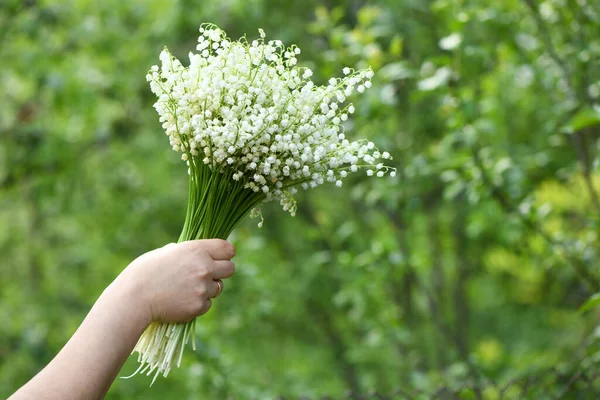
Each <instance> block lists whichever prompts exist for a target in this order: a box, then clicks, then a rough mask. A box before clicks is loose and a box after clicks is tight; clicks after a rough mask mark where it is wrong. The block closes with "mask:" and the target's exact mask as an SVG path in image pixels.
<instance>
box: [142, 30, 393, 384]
mask: <svg viewBox="0 0 600 400" xmlns="http://www.w3.org/2000/svg"><path fill="white" fill-rule="evenodd" d="M259 32H260V37H259V38H258V39H257V40H254V41H252V42H251V43H250V42H248V41H247V40H246V38H245V37H244V38H241V39H240V40H238V41H232V40H230V39H229V38H227V36H226V35H225V33H224V32H223V31H222V30H221V29H219V28H218V27H217V26H215V25H212V24H204V25H202V26H201V27H200V37H199V38H198V45H197V47H196V49H197V53H190V55H189V66H187V67H186V66H183V65H182V64H181V62H180V61H179V60H178V59H176V58H175V57H173V55H171V54H170V53H169V51H168V50H166V49H165V50H163V51H162V53H161V54H160V61H161V66H160V67H159V66H153V67H152V69H151V70H150V71H149V73H148V75H147V80H148V82H150V88H151V90H152V92H153V93H154V94H156V96H157V97H158V100H157V102H156V103H155V105H154V107H155V108H156V111H157V112H158V114H159V116H160V122H161V123H162V127H163V128H164V130H165V132H166V134H167V136H168V137H169V142H170V144H171V146H172V147H173V150H175V151H177V152H180V153H181V159H182V160H183V161H185V162H186V164H187V165H188V167H189V169H188V174H189V199H188V207H187V214H186V218H185V224H184V226H183V231H182V233H181V236H180V238H179V241H185V240H193V239H206V238H222V239H226V238H227V237H228V236H229V234H230V233H231V232H232V231H233V229H234V228H235V226H236V225H237V224H238V223H239V222H240V221H241V220H242V219H243V218H244V217H245V216H246V215H248V214H249V213H250V212H251V211H253V210H256V209H258V207H259V206H260V205H261V204H262V203H263V202H266V201H271V200H278V201H279V202H280V203H281V205H282V206H283V209H284V210H286V211H288V212H290V213H291V214H292V215H294V214H295V211H296V202H295V200H294V193H296V191H297V190H298V188H303V189H308V188H314V187H316V186H319V185H321V184H323V183H325V182H331V183H334V184H335V185H336V186H338V187H339V186H342V182H343V180H344V179H345V178H346V177H347V176H348V175H349V173H351V172H357V171H358V170H360V169H362V170H364V171H366V174H367V175H369V176H372V175H376V176H378V177H382V176H384V175H385V174H386V173H389V174H390V175H393V174H394V173H395V170H394V169H393V168H390V167H388V166H386V165H384V164H383V162H382V160H385V159H389V158H390V155H389V154H388V153H387V152H382V153H381V152H379V151H378V150H377V148H376V147H375V146H374V144H373V143H372V142H369V141H366V140H359V141H350V140H348V139H346V137H345V135H344V133H343V131H344V129H343V127H344V121H346V120H347V119H348V117H349V115H350V114H352V113H353V112H354V106H353V105H352V104H349V103H347V102H346V99H347V98H348V96H350V95H351V94H352V93H353V92H355V91H357V92H359V93H362V92H363V91H364V90H365V89H367V88H369V87H371V81H370V79H371V77H372V76H373V72H372V71H371V70H370V69H368V70H360V71H355V70H353V69H350V68H344V69H343V71H342V73H343V77H341V78H331V79H329V81H328V84H327V85H325V86H318V85H315V84H314V83H313V82H312V81H311V79H310V77H311V75H312V71H311V70H310V69H308V68H303V67H299V66H297V58H296V57H297V56H298V55H299V54H300V49H299V48H298V47H296V46H291V47H287V48H286V47H285V46H284V45H283V44H282V43H281V41H279V40H273V41H269V42H266V41H265V39H264V38H265V34H264V32H263V31H262V30H259ZM260 225H262V221H261V222H260V223H259V226H260ZM194 326H195V321H192V322H188V323H170V324H166V323H153V324H152V325H151V326H150V327H148V329H147V330H146V331H145V332H144V334H143V335H142V337H141V338H140V340H139V342H138V343H137V345H136V347H135V349H134V352H138V353H139V362H140V363H141V365H140V368H139V369H138V371H137V372H139V373H145V374H147V375H150V374H152V373H154V374H155V376H154V379H156V377H157V376H158V375H159V374H163V375H164V376H166V375H167V374H168V372H169V371H170V369H171V367H172V366H173V365H174V364H176V365H177V366H179V364H180V362H181V357H182V354H183V349H184V346H185V345H186V343H187V342H188V341H189V339H190V338H192V344H193V343H194V341H193V336H194Z"/></svg>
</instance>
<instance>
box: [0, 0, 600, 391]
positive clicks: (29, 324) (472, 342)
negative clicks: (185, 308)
mask: <svg viewBox="0 0 600 400" xmlns="http://www.w3.org/2000/svg"><path fill="white" fill-rule="evenodd" d="M331 4H336V5H335V6H331ZM202 22H214V23H216V24H218V25H219V26H220V27H222V28H223V29H225V30H226V31H227V33H228V34H229V36H230V37H233V38H235V37H239V36H241V35H243V34H247V35H248V36H249V37H256V36H257V35H258V32H257V29H258V28H259V27H262V28H264V29H265V31H266V32H267V35H268V36H269V37H272V38H280V39H282V40H284V41H285V42H286V43H296V44H298V46H299V47H301V48H302V55H301V56H300V59H299V60H300V62H301V63H303V64H304V65H306V66H309V67H311V68H312V69H313V70H314V72H315V80H316V81H319V82H324V81H325V80H326V79H327V78H328V77H330V76H332V75H340V74H341V68H342V67H343V66H346V65H350V66H353V67H356V68H364V67H366V66H369V65H370V66H372V67H373V69H374V70H375V77H374V79H373V88H371V89H370V90H369V91H367V92H366V93H365V95H364V96H360V97H357V98H356V99H353V101H354V103H355V105H356V109H357V113H356V115H355V117H354V118H353V119H352V121H349V123H348V126H347V132H348V135H349V136H351V135H353V134H360V135H361V136H365V137H368V138H370V139H371V140H373V141H374V142H376V143H377V144H378V145H379V146H380V147H381V148H385V149H389V150H390V152H391V153H392V155H393V156H394V158H395V160H394V163H395V165H394V166H395V167H397V168H398V175H397V176H396V178H383V179H379V180H374V179H364V180H363V179H360V177H359V178H356V179H354V180H353V181H352V182H350V181H348V183H347V184H345V185H344V187H343V188H342V189H338V188H335V187H322V188H318V189H316V190H314V191H313V192H310V193H307V194H300V195H299V197H298V215H297V216H296V217H295V218H292V217H290V216H288V215H286V214H285V213H282V212H281V211H280V210H279V208H278V207H277V206H276V205H273V207H266V208H265V209H264V210H263V215H264V218H265V224H264V227H263V228H262V229H258V228H257V227H256V222H257V221H256V220H250V221H247V222H246V223H245V224H244V225H243V226H241V227H240V228H239V229H237V230H236V231H235V233H234V235H233V237H232V238H231V239H232V241H233V242H234V243H235V244H236V246H237V254H238V256H237V257H236V264H237V267H238V268H237V273H236V275H235V277H234V278H232V279H230V280H228V281H227V282H226V287H225V294H224V295H223V296H222V297H220V298H219V299H218V301H216V302H215V306H214V307H213V308H214V309H213V310H211V312H210V313H209V314H208V315H206V316H205V317H202V318H201V319H200V320H199V321H198V328H199V329H198V336H199V349H198V351H197V352H196V353H193V352H192V351H191V350H190V351H187V354H186V355H185V357H184V360H183V362H182V364H183V367H182V368H181V369H179V370H174V371H172V373H171V374H170V375H169V377H168V378H167V379H162V380H158V381H157V383H156V384H155V385H154V386H153V387H152V388H151V389H149V388H148V384H149V382H150V381H149V379H144V378H143V377H136V378H134V379H131V380H127V381H123V380H117V381H116V382H115V385H114V386H113V388H112V389H111V392H110V393H109V398H113V399H129V398H137V397H143V398H199V397H203V398H228V397H229V398H273V397H275V396H276V395H278V394H285V395H290V396H300V395H306V396H318V395H324V394H330V395H332V396H340V395H341V394H343V393H345V392H346V391H347V390H349V389H350V390H353V391H356V392H364V393H366V392H369V391H372V390H377V391H378V392H382V393H386V392H391V391H392V390H394V389H396V388H399V387H412V388H416V389H420V390H435V388H436V387H437V386H438V385H440V384H444V383H448V382H450V383H452V384H454V385H455V386H456V387H460V385H461V383H463V382H472V381H477V380H478V379H480V378H481V379H482V377H485V379H488V380H491V381H503V380H506V379H510V378H512V377H515V376H518V375H520V374H522V373H525V372H533V373H535V371H540V370H543V369H544V368H548V367H553V366H557V365H558V366H561V367H562V366H564V367H565V368H567V367H569V368H575V367H576V366H578V365H584V366H586V367H587V366H590V365H591V366H593V365H594V364H595V362H596V361H595V360H597V359H598V354H600V353H598V351H600V347H599V343H598V333H597V332H598V329H597V328H598V323H599V322H600V313H599V312H598V308H597V307H592V305H596V304H597V302H598V301H597V295H595V297H592V299H591V300H589V302H588V303H586V300H588V299H589V298H590V297H591V296H592V294H594V293H598V292H599V291H600V272H599V271H598V261H599V260H600V253H599V246H598V234H599V233H600V201H599V199H598V193H597V191H598V188H600V171H598V169H599V166H600V163H599V160H598V157H597V155H598V143H597V142H598V138H599V137H600V130H599V129H600V124H599V123H598V122H599V121H600V119H599V118H598V102H599V99H600V68H598V67H599V64H600V13H599V11H598V7H597V5H596V4H595V2H594V1H590V0H587V1H575V0H546V1H543V2H538V1H533V0H520V1H518V0H511V1H503V2H481V1H475V0H461V1H449V0H433V1H415V0H402V1H399V0H378V1H368V2H350V1H341V2H334V3H331V2H319V1H315V0H308V1H303V2H292V1H275V0H252V1H242V0H232V1H228V2H222V1H217V0H205V1H203V2H195V1H192V0H179V1H173V2H164V1H157V0H145V1H136V2H126V1H116V0H106V1H102V2H92V1H87V0H69V1H55V0H46V1H35V0H32V1H21V0H8V1H5V2H3V3H2V4H1V5H0V43H2V45H1V46H0V56H1V59H2V60H3V62H2V64H1V65H0V82H2V84H0V100H1V104H2V107H1V108H0V226H2V227H4V229H2V230H0V255H1V260H0V261H1V262H0V298H1V300H2V301H1V302H0V316H1V317H2V321H3V323H2V324H1V325H0V397H5V396H7V395H8V394H9V393H11V392H12V391H13V390H15V389H16V388H17V387H18V386H19V385H21V384H23V383H24V382H25V381H26V380H27V379H29V378H30V377H31V376H32V375H34V374H35V373H36V372H37V371H39V369H40V368H42V367H43V366H44V365H45V364H46V363H48V362H49V361H50V360H51V359H52V357H53V356H54V354H56V352H57V351H58V350H59V349H60V348H61V346H62V345H63V344H64V343H65V342H66V340H67V339H68V338H69V337H70V335H71V334H72V333H73V332H74V330H75V329H76V328H77V326H78V324H79V323H80V322H81V320H82V319H83V317H84V316H85V314H86V312H87V311H88V310H89V308H90V307H91V305H92V304H93V302H94V301H95V299H96V298H97V297H98V295H99V294H100V293H101V292H102V290H103V288H104V287H106V286H107V285H108V284H109V283H110V282H111V281H112V279H114V277H115V276H116V275H117V274H118V273H119V272H120V271H121V270H122V269H123V268H124V267H125V266H126V265H127V264H128V263H129V262H130V261H131V260H132V259H134V258H135V257H136V256H138V255H139V254H141V253H143V252H145V251H148V250H150V249H152V248H155V247H158V246H162V245H164V244H165V243H167V242H173V241H176V240H177V237H178V235H179V233H180V231H181V227H182V224H183V220H184V217H185V206H186V199H187V174H186V171H185V168H184V165H183V164H182V163H181V162H180V160H179V159H178V157H177V155H176V154H174V153H173V152H172V151H171V149H170V148H169V145H168V142H167V138H166V136H165V135H164V132H162V129H161V127H160V124H159V123H158V120H157V116H156V114H155V112H154V110H153V109H152V102H153V98H152V95H151V93H150V90H149V88H148V86H147V83H146V81H145V74H146V72H147V70H148V69H149V67H150V66H151V65H153V64H155V63H156V62H157V59H158V54H159V52H160V50H161V49H162V48H163V47H164V46H165V45H168V46H169V48H170V49H171V51H172V52H173V53H174V54H175V55H176V56H178V57H180V58H182V59H185V51H186V49H189V48H191V47H192V45H193V43H194V40H195V38H196V37H197V28H198V26H199V24H200V23H202ZM584 303H585V304H586V305H585V306H583V307H584V308H583V309H584V310H588V311H587V312H585V313H580V312H579V311H578V310H579V309H580V307H581V306H582V304H584ZM134 369H135V362H133V360H130V361H129V362H128V364H126V366H125V367H124V369H123V371H122V375H128V374H129V373H130V372H132V371H133V370H134ZM498 396H499V395H498V392H497V390H496V389H494V388H491V387H490V388H487V389H485V390H483V398H489V399H494V398H498ZM506 396H508V397H507V398H518V393H512V392H511V394H509V395H506ZM475 398H476V397H475Z"/></svg>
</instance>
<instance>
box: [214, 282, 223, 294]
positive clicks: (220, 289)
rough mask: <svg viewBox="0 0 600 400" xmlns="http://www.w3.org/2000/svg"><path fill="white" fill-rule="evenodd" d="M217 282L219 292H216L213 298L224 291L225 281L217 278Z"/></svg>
mask: <svg viewBox="0 0 600 400" xmlns="http://www.w3.org/2000/svg"><path fill="white" fill-rule="evenodd" d="M215 283H216V284H217V294H215V295H214V297H213V298H215V297H218V296H219V295H220V294H221V293H222V292H223V281H222V280H220V279H215Z"/></svg>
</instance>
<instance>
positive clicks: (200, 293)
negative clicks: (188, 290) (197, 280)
mask: <svg viewBox="0 0 600 400" xmlns="http://www.w3.org/2000/svg"><path fill="white" fill-rule="evenodd" d="M194 295H195V296H197V297H200V298H201V299H203V298H206V297H208V289H207V288H206V286H204V285H198V286H197V287H196V288H195V289H194Z"/></svg>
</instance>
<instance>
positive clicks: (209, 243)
mask: <svg viewBox="0 0 600 400" xmlns="http://www.w3.org/2000/svg"><path fill="white" fill-rule="evenodd" d="M234 254H235V250H234V248H233V246H232V245H231V244H230V243H227V242H225V241H223V240H217V239H215V240H198V241H190V242H185V243H180V244H177V245H175V244H171V245H167V246H165V247H163V248H160V249H157V250H154V251H151V252H149V253H146V254H144V255H143V256H141V257H139V258H138V259H136V260H135V261H134V262H132V263H131V264H130V265H129V266H128V267H127V268H126V269H125V270H124V271H123V273H122V274H121V275H119V277H118V278H117V279H116V280H115V281H114V282H113V283H112V284H111V285H110V286H108V287H107V288H106V289H105V290H104V292H103V293H102V295H101V296H100V297H99V298H98V300H97V301H96V303H95V304H94V306H93V307H92V309H91V310H90V312H89V314H88V315H87V317H86V318H85V319H84V321H83V322H82V324H81V325H80V326H79V329H77V331H76V332H75V334H74V335H73V336H72V337H71V339H70V340H69V341H68V342H67V344H66V345H65V346H64V347H63V349H62V350H61V351H60V352H59V353H58V354H57V356H56V357H55V358H54V359H53V360H52V361H51V362H50V364H48V365H47V366H46V368H44V369H43V370H42V371H41V372H40V373H39V374H37V375H36V376H35V377H34V378H32V379H31V380H30V381H29V382H28V383H27V384H26V385H25V386H23V387H22V388H21V389H19V390H18V391H17V392H16V393H15V394H13V395H12V396H11V397H10V398H9V400H26V399H27V400H28V399H40V398H44V399H73V400H79V399H81V400H84V399H85V400H87V399H102V398H103V397H104V396H105V395H106V392H108V389H109V388H110V385H111V384H112V382H113V381H114V379H115V377H116V376H117V374H118V372H119V370H120V369H121V367H122V366H123V364H124V363H125V360H126V359H127V357H128V356H129V354H130V353H131V351H132V350H133V347H134V346H135V344H136V342H137V340H138V339H139V337H140V335H141V334H142V332H143V331H144V330H145V329H146V327H147V326H148V325H149V324H150V323H151V322H153V321H163V322H184V321H189V320H191V319H192V318H194V317H196V316H199V315H202V314H204V313H205V312H207V311H208V309H209V308H210V305H211V301H210V298H211V297H214V296H215V295H216V294H217V293H218V287H217V284H216V282H215V281H214V280H215V279H223V278H227V277H229V276H231V275H232V274H233V272H234V265H233V263H232V262H231V261H230V259H231V258H232V257H233V256H234Z"/></svg>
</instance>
